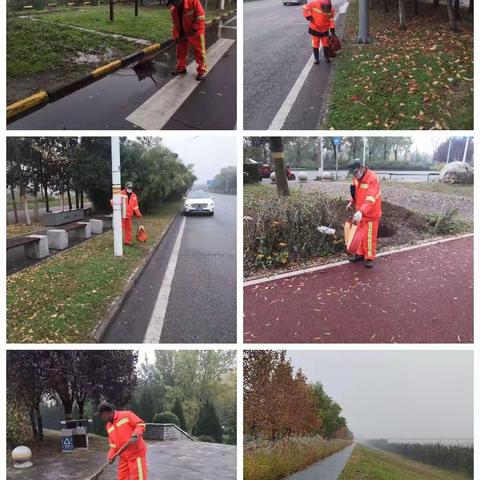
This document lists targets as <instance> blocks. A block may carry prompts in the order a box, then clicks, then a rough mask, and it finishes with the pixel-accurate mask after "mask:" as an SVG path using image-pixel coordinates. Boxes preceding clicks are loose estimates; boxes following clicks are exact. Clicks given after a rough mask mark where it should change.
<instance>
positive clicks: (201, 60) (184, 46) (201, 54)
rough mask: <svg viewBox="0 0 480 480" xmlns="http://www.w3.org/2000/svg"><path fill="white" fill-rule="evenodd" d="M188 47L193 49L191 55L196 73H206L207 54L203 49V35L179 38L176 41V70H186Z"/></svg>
mask: <svg viewBox="0 0 480 480" xmlns="http://www.w3.org/2000/svg"><path fill="white" fill-rule="evenodd" d="M190 45H191V46H192V48H193V55H194V56H195V61H196V62H197V73H198V74H199V75H205V74H206V73H207V52H206V49H205V34H203V33H201V34H194V35H191V36H189V37H181V38H179V39H178V41H177V70H185V69H186V68H187V56H188V50H189V47H190Z"/></svg>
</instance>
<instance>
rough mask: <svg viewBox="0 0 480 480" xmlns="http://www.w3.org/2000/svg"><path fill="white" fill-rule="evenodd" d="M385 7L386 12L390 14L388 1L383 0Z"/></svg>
mask: <svg viewBox="0 0 480 480" xmlns="http://www.w3.org/2000/svg"><path fill="white" fill-rule="evenodd" d="M383 6H384V7H385V11H386V12H387V13H389V12H390V8H388V0H383Z"/></svg>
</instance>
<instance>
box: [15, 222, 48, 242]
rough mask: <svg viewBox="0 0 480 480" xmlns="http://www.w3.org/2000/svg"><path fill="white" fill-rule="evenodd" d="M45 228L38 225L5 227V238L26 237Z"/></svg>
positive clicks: (21, 224)
mask: <svg viewBox="0 0 480 480" xmlns="http://www.w3.org/2000/svg"><path fill="white" fill-rule="evenodd" d="M43 229H45V227H44V226H43V225H42V224H40V223H32V224H31V225H26V224H24V223H18V224H11V225H7V238H9V237H15V236H17V235H27V234H29V233H32V232H37V231H38V230H43Z"/></svg>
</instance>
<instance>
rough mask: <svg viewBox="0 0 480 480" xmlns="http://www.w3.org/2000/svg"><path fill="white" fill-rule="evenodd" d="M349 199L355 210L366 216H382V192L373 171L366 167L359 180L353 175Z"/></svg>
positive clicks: (374, 217) (376, 217)
mask: <svg viewBox="0 0 480 480" xmlns="http://www.w3.org/2000/svg"><path fill="white" fill-rule="evenodd" d="M350 201H351V202H352V203H353V205H354V206H355V211H358V210H360V211H361V212H362V213H363V216H364V217H366V218H370V219H372V220H374V219H378V218H380V217H381V216H382V193H381V189H380V182H379V180H378V177H377V174H376V173H375V172H373V171H372V170H369V169H368V168H367V169H366V172H365V174H364V175H363V177H362V178H361V180H357V179H356V178H355V177H353V180H352V198H351V200H350Z"/></svg>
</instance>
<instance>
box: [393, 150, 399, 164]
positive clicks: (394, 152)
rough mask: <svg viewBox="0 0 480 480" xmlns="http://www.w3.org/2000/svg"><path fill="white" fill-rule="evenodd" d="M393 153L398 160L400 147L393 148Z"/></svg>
mask: <svg viewBox="0 0 480 480" xmlns="http://www.w3.org/2000/svg"><path fill="white" fill-rule="evenodd" d="M393 155H394V156H395V161H397V160H398V157H397V156H398V149H397V148H394V149H393Z"/></svg>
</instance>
